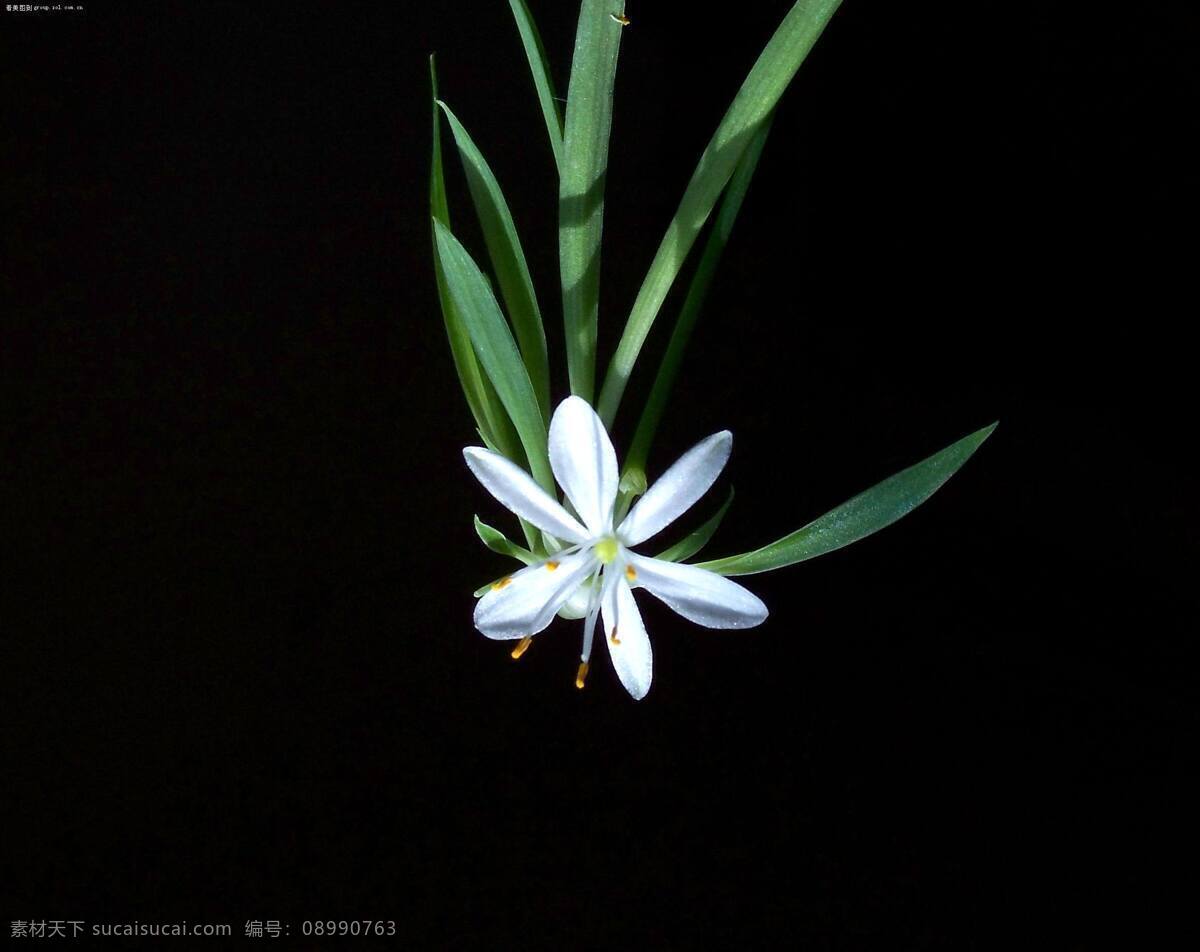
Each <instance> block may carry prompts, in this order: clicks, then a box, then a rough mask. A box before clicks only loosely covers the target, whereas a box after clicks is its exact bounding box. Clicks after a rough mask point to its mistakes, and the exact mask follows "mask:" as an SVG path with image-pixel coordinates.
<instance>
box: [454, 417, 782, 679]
mask: <svg viewBox="0 0 1200 952" xmlns="http://www.w3.org/2000/svg"><path fill="white" fill-rule="evenodd" d="M549 436H550V439H549V449H550V466H551V468H552V469H553V470H554V476H555V478H556V479H557V480H558V483H559V485H560V486H561V487H562V488H563V491H564V492H565V493H566V496H567V499H569V500H570V502H571V505H572V506H573V507H574V509H575V512H577V513H578V514H579V518H578V519H576V518H575V517H574V516H573V515H571V514H570V513H569V512H567V510H566V509H564V508H563V507H562V506H561V505H559V503H558V502H557V501H556V500H555V499H553V498H552V497H551V496H549V495H548V494H547V493H546V492H545V491H544V490H543V489H542V488H541V487H540V486H538V484H537V483H535V482H534V481H533V479H532V478H531V477H530V476H529V474H528V473H526V472H525V471H524V470H523V469H522V468H521V467H519V466H517V465H516V464H515V463H512V462H510V461H509V460H507V459H505V458H504V457H503V456H500V455H499V454H497V453H493V452H491V451H490V450H486V449H483V448H482V447H478V446H471V447H468V448H467V449H465V450H463V455H464V456H465V457H466V459H467V465H468V466H470V467H471V472H473V473H474V474H475V476H476V478H477V479H478V480H479V481H480V482H481V483H483V485H484V487H485V488H486V489H487V491H488V492H490V493H491V494H492V495H493V496H495V497H496V498H497V499H498V500H500V502H502V503H503V504H504V505H505V506H507V507H508V508H509V509H511V510H512V511H513V512H515V513H516V514H517V515H518V516H520V517H521V518H523V519H525V520H526V521H528V522H530V523H532V524H533V525H535V526H537V527H538V528H539V529H541V530H543V531H544V532H546V533H548V534H549V535H551V536H553V537H554V538H555V539H562V540H565V541H564V543H563V544H564V546H565V547H564V548H563V549H562V550H561V551H558V552H555V553H554V554H553V555H552V556H550V558H548V559H546V560H545V561H542V562H539V563H537V564H535V565H530V566H527V567H526V568H524V569H522V570H521V571H519V572H517V573H516V574H515V575H511V576H508V577H506V578H503V579H501V580H500V581H498V582H496V583H495V584H494V585H493V586H492V588H491V591H489V592H487V593H486V594H485V595H484V596H483V597H482V598H481V599H480V600H479V602H478V604H477V605H476V606H475V627H476V628H478V629H479V630H480V631H481V632H482V633H483V634H484V635H486V636H487V637H488V638H495V639H518V638H520V639H522V641H521V644H520V645H519V646H518V648H517V650H516V651H514V652H513V655H514V657H519V656H520V653H521V652H522V651H523V650H524V649H525V648H526V647H527V646H528V644H529V640H530V639H531V638H532V637H533V635H536V634H537V633H538V632H540V631H542V630H543V629H544V628H545V627H546V626H547V625H549V624H550V622H551V621H552V620H553V618H554V616H555V614H556V613H558V611H559V610H560V609H562V608H563V607H564V606H565V605H567V603H568V602H569V601H571V599H572V596H574V595H576V593H578V592H581V591H582V592H583V593H585V594H586V597H587V608H586V614H585V621H584V629H583V652H582V654H581V655H580V666H579V674H578V675H577V677H576V680H575V683H576V685H577V686H578V687H583V679H584V676H585V675H586V674H587V669H588V658H589V657H590V656H591V651H592V637H593V635H594V633H595V629H596V616H597V614H600V615H602V616H603V619H604V631H605V632H606V633H607V636H606V637H605V638H604V640H605V642H606V643H607V644H608V651H609V654H610V656H611V657H612V661H613V667H614V668H615V669H616V672H617V677H618V678H620V679H621V683H622V684H623V685H625V688H626V690H628V691H629V693H630V694H631V695H632V696H633V697H634V698H635V699H637V700H640V699H641V698H643V697H645V696H646V692H647V691H649V690H650V677H651V671H652V668H653V655H652V652H651V650H650V639H649V638H648V637H647V636H646V629H645V627H644V626H643V625H642V616H641V613H640V612H639V611H638V607H637V603H636V602H635V601H634V598H633V590H634V589H635V588H644V589H646V591H648V592H649V593H650V594H651V595H654V596H655V597H657V598H659V599H661V600H662V601H663V602H665V603H666V604H667V605H668V606H670V607H671V608H672V609H674V610H675V611H676V612H678V613H679V614H680V615H682V616H683V617H684V618H687V619H689V620H690V621H694V622H696V623H697V624H699V625H704V626H706V627H708V628H750V627H753V626H754V625H758V624H760V623H761V622H762V621H763V620H764V619H765V618H766V617H767V606H766V605H764V604H763V603H762V601H761V600H760V599H759V598H758V597H757V596H756V595H753V594H751V593H750V592H748V591H747V590H746V589H744V588H742V586H740V585H738V584H737V583H736V582H732V581H730V580H729V579H727V578H725V577H723V576H721V575H717V574H716V573H714V572H709V571H707V570H706V569H701V568H697V567H696V566H694V565H684V564H681V563H677V562H666V561H663V560H662V559H651V558H647V557H645V556H641V555H636V554H635V553H634V552H632V551H630V548H631V547H632V546H635V545H638V544H640V543H642V542H644V541H646V539H649V538H650V537H651V536H653V535H656V534H657V533H658V532H660V531H661V530H662V529H664V528H665V527H666V526H667V525H669V524H670V523H671V522H673V521H674V520H675V519H677V518H678V517H679V516H680V515H682V514H683V513H684V512H686V511H687V510H688V509H689V508H690V507H691V506H692V504H693V503H695V502H696V501H697V500H698V499H699V498H700V497H701V496H703V495H704V493H705V492H706V491H707V490H708V488H709V487H710V486H711V485H712V484H713V482H714V481H715V480H716V478H717V476H718V475H720V473H721V470H722V469H724V467H725V463H726V461H727V460H728V459H729V451H730V448H731V447H732V444H733V436H732V434H730V433H729V431H728V430H724V431H722V432H720V433H714V434H713V435H712V436H710V437H708V438H707V439H705V440H701V441H700V442H699V443H697V444H696V445H695V446H694V447H692V448H691V449H690V450H688V451H687V452H686V453H684V454H683V456H681V457H680V458H679V460H678V461H677V462H676V463H675V464H674V465H673V466H672V467H671V468H670V469H668V470H667V471H666V472H665V473H663V475H662V476H661V477H660V478H659V479H658V481H657V482H655V484H654V485H653V486H651V487H650V489H649V490H648V491H647V492H646V494H645V495H644V496H642V498H641V499H639V500H638V501H637V503H636V504H635V505H634V506H633V508H632V509H631V510H630V512H629V514H628V515H627V516H626V517H625V518H624V519H623V520H622V522H621V524H620V525H619V526H617V527H616V529H614V528H613V508H614V506H615V504H616V500H617V489H618V482H619V477H618V475H617V455H616V453H615V452H614V451H613V446H612V442H611V441H610V440H609V438H608V433H606V432H605V430H604V424H603V423H602V422H601V421H600V418H599V417H598V416H597V415H596V413H595V411H594V410H593V409H592V408H591V407H590V406H589V405H588V404H587V402H586V401H585V400H583V399H581V398H580V397H568V398H567V399H566V400H564V401H563V402H562V403H561V404H559V406H558V409H557V410H556V411H555V412H554V419H553V420H551V422H550V434H549Z"/></svg>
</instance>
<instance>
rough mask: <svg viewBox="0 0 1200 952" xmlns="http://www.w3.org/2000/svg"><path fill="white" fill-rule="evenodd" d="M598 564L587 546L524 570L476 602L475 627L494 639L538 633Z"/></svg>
mask: <svg viewBox="0 0 1200 952" xmlns="http://www.w3.org/2000/svg"><path fill="white" fill-rule="evenodd" d="M551 565H553V566H555V567H554V568H553V569H551V568H550V567H549V566H551ZM596 565H597V562H596V557H595V556H594V555H593V554H592V552H591V550H589V549H585V550H584V551H582V552H576V553H575V554H574V555H568V556H566V557H565V558H563V559H561V560H558V561H555V560H549V561H546V562H539V563H538V564H537V565H531V566H529V567H528V568H524V569H521V571H519V572H517V573H516V575H512V576H510V577H509V578H508V579H507V580H506V581H504V582H502V583H497V584H496V586H494V587H493V588H492V590H491V591H489V592H488V593H487V594H485V595H484V596H483V598H481V599H479V601H478V602H476V603H475V627H476V628H478V629H479V630H480V631H481V632H483V634H485V635H486V636H487V637H489V638H495V639H505V638H524V637H525V636H526V635H536V634H537V633H538V632H539V631H541V630H542V629H543V628H545V627H546V626H547V625H549V624H550V622H551V621H553V620H554V614H555V612H557V611H558V610H559V608H561V607H562V605H563V603H564V602H566V600H567V599H568V598H570V597H571V595H572V594H574V593H575V591H576V590H577V589H578V588H579V583H580V582H582V581H583V580H584V579H585V578H586V577H587V576H588V575H589V574H590V573H591V572H594V571H595V569H596Z"/></svg>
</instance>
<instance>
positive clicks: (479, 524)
mask: <svg viewBox="0 0 1200 952" xmlns="http://www.w3.org/2000/svg"><path fill="white" fill-rule="evenodd" d="M475 531H476V532H477V533H479V538H480V539H481V540H482V541H483V544H484V545H486V546H487V547H488V548H489V549H491V550H492V551H493V552H498V553H499V554H500V555H507V556H508V557H509V558H513V559H517V560H518V561H521V562H524V563H525V564H526V565H533V563H534V562H538V561H541V560H540V559H539V558H538V556H536V555H534V554H533V553H532V552H530V551H529V550H528V549H523V548H522V547H521V546H519V545H517V544H516V543H515V542H511V541H510V540H509V538H508V536H506V535H505V534H504V533H503V532H501V531H500V530H499V529H493V528H492V527H491V526H489V525H488V524H487V523H486V522H484V521H483V520H482V519H480V518H479V517H478V516H476V517H475Z"/></svg>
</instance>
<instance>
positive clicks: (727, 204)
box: [622, 116, 771, 492]
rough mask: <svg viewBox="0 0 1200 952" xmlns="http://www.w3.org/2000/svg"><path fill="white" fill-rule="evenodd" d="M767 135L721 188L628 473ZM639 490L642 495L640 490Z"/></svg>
mask: <svg viewBox="0 0 1200 952" xmlns="http://www.w3.org/2000/svg"><path fill="white" fill-rule="evenodd" d="M770 131H771V117H770V116H768V117H767V120H766V121H765V122H764V123H763V124H762V125H761V126H760V127H759V129H758V131H757V132H756V133H755V134H754V138H752V139H751V140H750V145H749V147H748V148H747V149H746V151H745V152H744V153H743V154H742V158H741V161H740V162H738V165H737V168H736V169H735V170H734V173H733V178H731V179H730V180H729V185H728V186H727V187H726V188H725V195H724V197H723V198H722V199H721V207H720V208H719V209H718V211H717V217H716V219H715V220H714V222H713V227H712V230H711V231H710V232H709V234H708V241H707V242H706V243H705V246H704V254H703V255H702V256H701V258H700V263H699V264H698V265H697V266H696V273H695V274H693V275H692V281H691V284H690V285H689V287H688V293H687V297H686V298H685V299H684V302H683V307H682V308H680V311H679V317H678V318H676V320H675V329H674V331H672V333H671V341H670V343H669V344H667V350H666V353H664V354H663V359H662V363H661V364H660V365H659V368H658V376H657V377H656V378H655V379H654V386H653V387H652V388H651V390H650V396H649V397H647V398H646V406H645V409H643V410H642V416H641V418H640V419H639V420H638V425H637V430H636V431H635V432H634V434H633V442H632V443H631V444H630V446H629V452H628V454H626V457H625V472H627V473H636V472H639V471H641V472H644V470H645V468H646V458H647V457H648V456H649V454H650V444H651V443H652V442H653V441H654V434H655V432H656V431H657V429H658V424H659V421H661V419H662V414H663V410H664V409H665V408H666V405H667V398H668V397H669V396H670V394H671V388H672V387H674V385H675V380H676V378H677V377H678V376H679V366H680V364H681V363H682V362H683V355H684V352H685V351H686V350H687V345H688V340H689V339H690V338H691V336H692V331H693V329H694V328H695V326H696V320H697V319H698V318H699V317H700V312H701V310H703V308H704V299H705V297H706V296H707V295H708V289H709V286H710V285H711V284H712V279H713V275H714V274H715V273H716V270H717V265H718V264H720V262H721V254H722V253H723V252H724V251H725V245H726V244H727V243H728V241H729V233H730V231H732V230H733V223H734V222H735V221H736V220H737V216H738V212H739V211H741V208H742V200H743V199H744V198H745V197H746V190H747V189H748V188H749V187H750V180H751V179H753V178H754V171H755V169H757V168H758V159H759V157H760V156H761V155H762V150H763V146H764V145H765V144H766V141H767V134H768V133H769V132H770ZM643 479H644V477H643ZM622 489H624V486H622ZM642 491H643V492H645V490H644V489H643V490H642Z"/></svg>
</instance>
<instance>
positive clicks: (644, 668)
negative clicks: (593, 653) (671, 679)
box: [600, 578, 654, 701]
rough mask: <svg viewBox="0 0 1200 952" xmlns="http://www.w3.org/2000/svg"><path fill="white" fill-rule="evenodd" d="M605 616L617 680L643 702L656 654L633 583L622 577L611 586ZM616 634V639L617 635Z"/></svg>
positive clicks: (604, 601) (605, 600) (604, 603)
mask: <svg viewBox="0 0 1200 952" xmlns="http://www.w3.org/2000/svg"><path fill="white" fill-rule="evenodd" d="M600 612H601V614H603V616H604V640H605V642H606V643H607V644H608V653H609V655H611V656H612V662H613V667H614V668H616V670H617V677H618V678H620V679H621V683H622V684H623V685H625V690H626V691H628V692H629V693H630V695H632V697H633V699H634V700H635V701H640V700H641V699H642V698H644V697H645V696H646V692H647V691H649V690H650V678H651V675H652V674H653V670H654V652H653V651H651V650H650V638H649V637H648V636H647V635H646V627H645V625H643V624H642V613H641V612H639V611H638V607H637V602H635V601H634V600H633V592H632V591H631V590H630V588H629V583H628V582H626V581H625V579H623V578H621V579H618V580H617V581H616V583H615V584H611V585H608V586H607V591H606V592H605V593H604V598H603V599H602V600H601V603H600ZM614 632H615V634H616V639H615V640H614V638H613V634H614Z"/></svg>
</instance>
